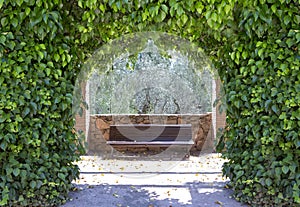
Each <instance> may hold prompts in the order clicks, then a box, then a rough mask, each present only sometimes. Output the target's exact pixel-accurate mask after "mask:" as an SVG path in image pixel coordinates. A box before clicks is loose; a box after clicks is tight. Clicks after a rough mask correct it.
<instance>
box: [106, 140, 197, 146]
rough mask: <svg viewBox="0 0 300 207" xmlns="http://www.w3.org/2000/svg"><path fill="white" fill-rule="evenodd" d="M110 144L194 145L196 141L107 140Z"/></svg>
mask: <svg viewBox="0 0 300 207" xmlns="http://www.w3.org/2000/svg"><path fill="white" fill-rule="evenodd" d="M106 143H107V144H109V145H122V146H123V145H146V146H148V145H166V146H169V145H193V144H194V142H193V141H192V140H191V141H186V142H182V141H176V142H126V141H107V142H106Z"/></svg>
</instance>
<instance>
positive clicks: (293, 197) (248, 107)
mask: <svg viewBox="0 0 300 207" xmlns="http://www.w3.org/2000/svg"><path fill="white" fill-rule="evenodd" d="M226 24H227V25H228V26H229V28H230V30H231V32H232V33H231V37H230V39H229V38H228V41H229V42H230V45H227V47H229V48H228V49H227V48H222V50H223V51H224V52H223V53H222V54H223V55H224V59H223V60H224V61H226V70H220V75H221V78H222V79H223V81H224V85H225V90H226V99H227V106H228V107H227V129H226V133H225V135H224V137H225V139H226V151H225V153H224V156H225V157H226V158H228V159H229V160H230V161H229V162H228V163H226V164H225V166H224V168H223V171H224V174H225V175H226V176H228V177H229V178H230V180H231V184H232V186H233V189H234V191H235V196H236V198H237V199H238V200H240V201H243V202H247V203H251V206H299V205H300V189H299V188H300V134H299V128H300V69H299V67H300V2H299V1H296V0H295V1H289V0H287V1H283V0H281V1H273V0H267V1H247V2H246V1H245V2H244V3H241V2H239V3H236V5H235V8H234V10H233V18H232V19H230V20H228V21H227V23H226ZM225 51H227V52H225ZM224 69H225V68H224Z"/></svg>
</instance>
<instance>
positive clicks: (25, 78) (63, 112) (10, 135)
mask: <svg viewBox="0 0 300 207" xmlns="http://www.w3.org/2000/svg"><path fill="white" fill-rule="evenodd" d="M63 11H64V10H63V8H62V2H61V1H58V0H57V1H32V0H17V1H8V0H6V1H0V24H1V26H0V86H1V88H0V166H1V169H0V206H3V205H8V206H18V205H21V206H52V205H57V204H58V203H61V202H63V201H64V199H65V198H66V196H67V193H68V191H69V189H70V186H71V181H72V180H73V179H75V178H77V177H78V174H79V171H78V167H77V166H76V165H74V164H73V162H74V161H75V160H78V159H79V153H80V151H79V150H80V145H78V143H77V138H76V135H75V133H74V132H73V126H74V120H73V117H72V111H71V110H70V108H71V104H72V92H73V82H74V79H75V72H76V70H75V69H74V65H75V63H76V62H77V60H76V59H75V55H74V52H73V51H72V48H71V47H72V44H73V40H72V37H70V36H68V34H64V29H63V24H65V23H64V22H63V19H65V18H66V15H67V14H66V13H64V12H63ZM75 152H77V153H75Z"/></svg>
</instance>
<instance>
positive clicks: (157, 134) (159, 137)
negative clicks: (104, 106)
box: [106, 124, 194, 156]
mask: <svg viewBox="0 0 300 207" xmlns="http://www.w3.org/2000/svg"><path fill="white" fill-rule="evenodd" d="M106 143H107V144H108V145H111V146H112V147H113V148H114V147H126V148H127V147H128V148H130V147H133V148H137V147H153V146H155V147H170V146H171V145H172V146H179V147H185V149H187V151H186V155H187V156H189V149H190V147H191V146H192V145H193V144H194V141H193V139H192V126H191V124H178V125H177V124H176V125H175V124H171V125H170V124H168V125H163V124H120V125H111V126H110V133H109V140H108V141H107V142H106ZM113 148H112V152H111V153H113Z"/></svg>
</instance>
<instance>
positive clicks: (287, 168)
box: [282, 165, 290, 174]
mask: <svg viewBox="0 0 300 207" xmlns="http://www.w3.org/2000/svg"><path fill="white" fill-rule="evenodd" d="M289 170H290V169H289V167H288V166H286V165H285V166H282V172H283V173H284V174H287V173H288V172H289Z"/></svg>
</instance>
